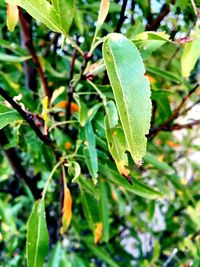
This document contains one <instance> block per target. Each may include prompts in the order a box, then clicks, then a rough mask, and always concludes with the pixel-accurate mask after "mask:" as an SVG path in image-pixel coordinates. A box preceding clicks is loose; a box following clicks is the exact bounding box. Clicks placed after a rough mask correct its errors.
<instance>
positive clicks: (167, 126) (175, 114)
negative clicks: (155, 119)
mask: <svg viewBox="0 0 200 267" xmlns="http://www.w3.org/2000/svg"><path fill="white" fill-rule="evenodd" d="M198 87H199V85H198V84H197V85H195V87H194V88H193V89H192V90H190V91H189V93H188V94H187V95H186V96H185V97H184V98H183V99H182V101H181V103H180V104H179V105H178V107H177V108H176V109H175V110H174V112H173V113H172V115H171V116H170V117H169V119H168V120H166V121H165V122H164V123H163V124H161V125H160V126H158V127H155V128H152V129H150V132H149V137H150V138H151V139H152V138H154V137H155V136H156V135H157V134H158V133H159V132H160V131H169V129H171V124H172V122H173V121H174V120H175V119H177V118H178V117H179V116H180V110H181V108H182V107H183V106H184V104H185V102H186V101H187V100H188V99H189V97H190V96H191V95H192V94H193V93H194V92H195V91H196V89H197V88H198Z"/></svg>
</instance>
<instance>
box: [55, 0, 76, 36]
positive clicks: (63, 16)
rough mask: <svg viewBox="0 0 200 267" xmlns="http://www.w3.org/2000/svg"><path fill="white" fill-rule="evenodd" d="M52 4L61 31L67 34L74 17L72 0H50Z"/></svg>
mask: <svg viewBox="0 0 200 267" xmlns="http://www.w3.org/2000/svg"><path fill="white" fill-rule="evenodd" d="M52 4H53V6H54V8H55V10H56V12H57V15H58V19H59V22H60V25H61V27H62V29H63V32H64V33H65V34H67V33H68V31H69V28H70V26H71V24H72V21H73V17H74V1H73V0H52Z"/></svg>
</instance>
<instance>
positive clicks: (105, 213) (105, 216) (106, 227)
mask: <svg viewBox="0 0 200 267" xmlns="http://www.w3.org/2000/svg"><path fill="white" fill-rule="evenodd" d="M99 186H100V195H101V197H100V216H101V221H102V223H103V238H102V239H103V240H104V241H105V242H108V240H109V232H110V223H109V201H108V194H107V187H106V183H105V181H103V180H102V179H100V181H99Z"/></svg>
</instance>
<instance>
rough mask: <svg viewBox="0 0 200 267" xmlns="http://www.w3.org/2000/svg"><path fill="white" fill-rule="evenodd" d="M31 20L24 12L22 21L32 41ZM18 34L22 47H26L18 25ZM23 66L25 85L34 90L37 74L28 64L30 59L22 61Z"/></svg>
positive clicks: (21, 30)
mask: <svg viewBox="0 0 200 267" xmlns="http://www.w3.org/2000/svg"><path fill="white" fill-rule="evenodd" d="M31 20H32V17H31V16H30V15H29V14H28V13H24V21H26V28H27V31H26V36H27V37H28V38H30V40H31V41H32V28H31ZM20 35H21V44H22V46H23V47H25V48H26V45H25V39H27V38H25V34H24V31H23V29H22V27H21V26H20ZM23 66H24V74H25V87H26V88H29V89H30V90H31V91H33V92H35V91H36V88H37V75H36V69H35V68H34V67H33V66H32V64H30V61H25V62H24V63H23Z"/></svg>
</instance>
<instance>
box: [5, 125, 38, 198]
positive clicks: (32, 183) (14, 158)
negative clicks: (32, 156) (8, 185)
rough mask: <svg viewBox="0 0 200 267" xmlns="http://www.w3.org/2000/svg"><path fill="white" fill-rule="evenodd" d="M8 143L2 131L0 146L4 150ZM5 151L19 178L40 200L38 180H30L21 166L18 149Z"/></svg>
mask: <svg viewBox="0 0 200 267" xmlns="http://www.w3.org/2000/svg"><path fill="white" fill-rule="evenodd" d="M7 143H8V139H7V137H6V135H5V133H4V131H3V130H0V145H1V146H2V148H3V147H4V145H6V144H7ZM3 150H4V153H5V155H6V157H7V159H8V161H9V163H10V165H11V167H12V169H13V170H14V172H15V175H16V176H17V178H18V179H23V180H24V182H25V183H26V184H27V186H28V187H29V189H30V190H31V192H32V194H33V196H34V198H35V199H38V198H39V197H40V196H41V190H40V189H38V188H37V183H36V179H34V178H35V177H33V178H30V177H28V176H27V174H26V171H25V169H24V167H23V166H22V164H21V159H20V158H19V156H18V155H17V152H16V149H15V148H13V147H12V148H3Z"/></svg>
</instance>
